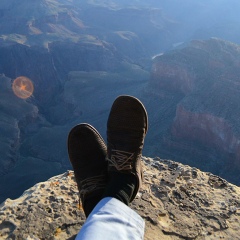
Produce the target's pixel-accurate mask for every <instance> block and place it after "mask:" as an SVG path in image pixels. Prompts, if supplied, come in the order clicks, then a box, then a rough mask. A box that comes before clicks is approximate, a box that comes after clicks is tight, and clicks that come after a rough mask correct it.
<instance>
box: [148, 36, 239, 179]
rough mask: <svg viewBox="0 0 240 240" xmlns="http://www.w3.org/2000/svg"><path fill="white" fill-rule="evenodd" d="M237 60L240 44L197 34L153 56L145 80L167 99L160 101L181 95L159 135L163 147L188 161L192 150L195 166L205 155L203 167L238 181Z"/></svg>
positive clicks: (153, 89) (155, 92)
mask: <svg viewBox="0 0 240 240" xmlns="http://www.w3.org/2000/svg"><path fill="white" fill-rule="evenodd" d="M239 64H240V47H239V46H238V45H235V44H233V43H230V42H226V41H223V40H219V39H210V40H207V41H196V40H195V41H192V42H191V43H190V44H189V45H183V46H182V47H181V48H180V49H178V50H175V51H172V52H169V53H166V54H163V55H162V56H158V57H156V58H155V60H154V63H153V67H152V76H151V79H150V82H149V86H150V88H151V89H152V91H153V92H154V94H155V95H156V96H162V98H163V99H165V100H162V99H161V101H168V100H167V97H169V96H170V95H179V96H180V97H179V101H178V103H177V105H175V106H174V105H172V106H171V107H172V108H175V107H176V106H177V107H176V112H175V117H174V119H172V123H171V124H170V126H169V132H168V135H165V136H164V137H163V138H162V143H163V144H162V147H163V148H164V151H165V152H167V151H168V153H170V154H173V155H175V156H178V157H181V156H182V157H183V158H185V163H188V164H191V161H192V160H191V159H194V156H195V162H194V163H192V164H195V166H198V167H200V162H202V163H203V160H202V158H204V159H209V162H207V160H204V162H205V163H204V164H203V168H204V169H205V170H208V171H211V172H215V173H216V171H218V172H217V174H220V175H221V176H224V177H225V178H227V179H229V180H230V181H233V182H235V183H236V184H239V181H240V179H239V174H238V173H237V170H236V169H238V171H239V169H240V155H239V147H240V146H239V143H240V125H239V117H240V115H239V112H240V108H239V104H238V102H239V100H240V98H239V96H240V95H239V92H240V87H239V86H240V81H239ZM172 98H173V97H172ZM160 114H161V113H160ZM162 114H163V113H162ZM173 155H172V156H169V155H167V156H169V157H173ZM214 156H215V160H214ZM187 159H189V162H188V160H187ZM216 159H218V161H217V160H216ZM181 161H182V160H181ZM183 161H184V160H183ZM198 163H199V164H198ZM230 166H231V167H230ZM217 169H218V170H217ZM229 169H230V170H229ZM233 169H235V170H234V171H235V173H233V172H232V171H233ZM229 171H230V172H231V174H230V172H229ZM229 177H230V178H229Z"/></svg>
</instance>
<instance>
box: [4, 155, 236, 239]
mask: <svg viewBox="0 0 240 240" xmlns="http://www.w3.org/2000/svg"><path fill="white" fill-rule="evenodd" d="M143 160H144V168H143V169H144V185H143V187H142V188H141V190H140V191H139V193H138V194H137V197H136V199H135V200H134V201H133V202H132V204H131V206H130V207H131V208H132V209H134V210H135V211H137V212H138V213H139V214H140V215H141V216H142V217H143V219H144V220H145V223H146V229H145V237H144V239H149V240H157V239H203V238H204V239H218V238H222V239H237V238H238V234H239V231H240V189H239V188H238V187H236V186H234V185H232V184H230V183H228V182H227V181H225V180H224V179H222V178H220V177H218V176H215V175H213V174H210V173H204V172H201V171H200V170H198V169H196V168H191V167H189V166H185V165H182V164H180V163H177V162H173V161H170V160H160V159H159V158H155V159H151V158H146V157H143ZM84 221H85V217H84V213H83V210H82V207H81V205H79V202H78V191H77V186H76V182H75V179H74V175H73V172H72V171H68V172H66V173H64V174H62V175H59V176H56V177H53V178H51V179H49V180H48V181H46V182H41V183H38V184H36V185H35V186H33V187H32V188H30V189H28V190H26V191H25V192H24V193H23V195H22V196H21V197H19V198H17V199H15V200H11V199H7V200H6V201H5V202H3V203H2V204H1V205H0V229H1V232H0V237H1V239H74V236H75V235H76V234H77V232H78V231H79V229H80V228H81V226H82V225H83V223H84Z"/></svg>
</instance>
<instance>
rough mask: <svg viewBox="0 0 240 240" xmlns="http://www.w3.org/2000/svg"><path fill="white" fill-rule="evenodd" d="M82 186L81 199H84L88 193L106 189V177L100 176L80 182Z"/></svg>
mask: <svg viewBox="0 0 240 240" xmlns="http://www.w3.org/2000/svg"><path fill="white" fill-rule="evenodd" d="M80 186H81V190H80V197H81V198H84V197H85V195H86V194H87V193H89V192H92V191H93V190H97V189H101V188H105V186H106V182H105V175H99V176H94V177H91V178H87V179H84V180H83V181H81V182H80Z"/></svg>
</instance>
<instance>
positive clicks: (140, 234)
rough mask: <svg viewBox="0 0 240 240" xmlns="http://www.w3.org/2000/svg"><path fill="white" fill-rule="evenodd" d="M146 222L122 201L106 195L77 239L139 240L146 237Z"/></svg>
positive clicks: (89, 217)
mask: <svg viewBox="0 0 240 240" xmlns="http://www.w3.org/2000/svg"><path fill="white" fill-rule="evenodd" d="M144 227H145V223H144V221H143V219H142V218H141V217H140V216H139V215H138V214H137V213H136V212H135V211H133V210H132V209H131V208H129V207H128V206H127V205H125V204H124V203H122V202H121V201H119V200H117V199H115V198H111V197H106V198H104V199H102V200H101V201H100V202H99V203H98V204H97V206H96V207H95V208H94V209H93V211H92V212H91V214H90V215H89V216H88V218H87V220H86V222H85V223H84V225H83V226H82V228H81V230H80V232H79V233H78V235H77V237H76V240H80V239H81V240H83V239H85V240H93V239H96V240H102V239H103V240H115V239H116V240H128V239H130V240H139V239H143V238H144Z"/></svg>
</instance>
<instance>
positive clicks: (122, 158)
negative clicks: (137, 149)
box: [106, 149, 134, 171]
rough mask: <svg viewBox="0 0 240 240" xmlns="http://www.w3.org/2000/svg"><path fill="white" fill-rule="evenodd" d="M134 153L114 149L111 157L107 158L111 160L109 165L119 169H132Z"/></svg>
mask: <svg viewBox="0 0 240 240" xmlns="http://www.w3.org/2000/svg"><path fill="white" fill-rule="evenodd" d="M133 157H134V153H131V152H126V151H120V150H114V149H113V150H112V154H111V158H106V160H107V161H109V167H115V168H116V169H117V170H118V171H122V170H132V162H133Z"/></svg>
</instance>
